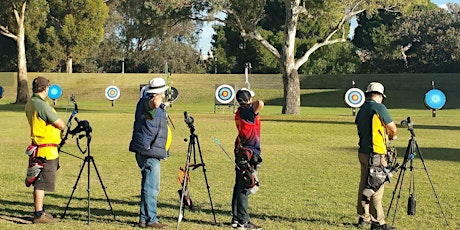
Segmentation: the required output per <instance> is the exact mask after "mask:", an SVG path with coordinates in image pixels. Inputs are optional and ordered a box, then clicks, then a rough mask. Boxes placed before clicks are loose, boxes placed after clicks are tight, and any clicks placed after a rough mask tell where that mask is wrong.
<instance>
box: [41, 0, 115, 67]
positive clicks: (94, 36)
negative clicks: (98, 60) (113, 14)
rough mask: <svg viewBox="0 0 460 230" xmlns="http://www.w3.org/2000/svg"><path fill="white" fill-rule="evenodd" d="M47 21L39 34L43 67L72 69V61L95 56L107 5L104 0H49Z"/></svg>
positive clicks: (84, 59)
mask: <svg viewBox="0 0 460 230" xmlns="http://www.w3.org/2000/svg"><path fill="white" fill-rule="evenodd" d="M47 2H48V4H49V6H50V13H49V14H48V20H47V25H46V28H45V29H44V30H42V32H41V33H40V34H39V38H40V46H39V53H37V55H39V57H40V61H41V62H42V64H43V68H44V69H43V70H44V71H54V72H61V71H63V70H64V67H65V72H67V73H72V72H73V69H72V67H73V66H74V65H85V64H87V63H86V61H88V60H89V59H92V58H94V56H95V52H94V51H95V50H97V47H98V46H99V44H100V42H101V41H102V39H103V36H104V23H105V20H106V18H107V16H108V7H107V6H106V4H105V1H104V0H73V1H67V0H48V1H47Z"/></svg>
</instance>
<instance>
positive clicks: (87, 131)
mask: <svg viewBox="0 0 460 230" xmlns="http://www.w3.org/2000/svg"><path fill="white" fill-rule="evenodd" d="M75 120H76V121H77V122H78V126H77V127H76V128H75V129H73V130H72V131H70V132H69V133H70V134H71V135H76V134H78V133H80V132H84V134H80V135H78V137H77V146H78V149H80V151H81V153H83V154H84V153H87V156H86V157H85V158H84V159H83V161H84V163H83V165H82V166H81V168H80V173H79V174H78V177H77V181H75V185H74V186H73V190H72V194H70V198H69V201H68V202H67V206H66V207H65V210H64V214H62V216H61V219H63V218H64V217H65V215H66V212H67V208H68V207H69V204H70V201H71V200H72V197H73V194H74V192H75V189H76V188H77V184H78V181H79V180H80V176H81V174H82V172H83V169H84V168H85V165H86V163H88V185H87V186H88V187H87V190H86V191H87V193H88V219H87V224H90V213H91V208H90V200H91V196H90V192H91V189H90V188H91V184H90V181H91V179H90V172H91V170H90V163H93V166H94V169H95V170H96V174H97V177H98V178H99V182H100V183H101V186H102V190H104V194H105V197H106V199H107V202H108V203H109V206H110V210H111V211H112V215H113V218H114V219H116V217H115V213H114V212H113V209H112V205H111V204H110V200H109V197H108V196H107V192H106V191H105V186H104V184H103V183H102V179H101V176H100V175H99V171H98V170H97V167H96V163H95V162H94V158H93V157H92V156H91V153H90V142H91V132H92V129H91V126H90V125H89V123H88V121H86V120H83V121H79V120H78V119H77V118H75ZM85 137H86V149H85V150H83V149H82V148H81V147H80V143H79V141H78V140H79V139H82V138H85ZM60 151H61V150H60ZM61 152H64V151H61ZM64 153H66V152H64ZM67 154H68V153H67ZM70 155H72V154H70ZM72 156H74V157H77V158H80V159H82V158H81V157H78V156H75V155H72Z"/></svg>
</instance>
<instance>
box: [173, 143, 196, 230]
mask: <svg viewBox="0 0 460 230" xmlns="http://www.w3.org/2000/svg"><path fill="white" fill-rule="evenodd" d="M192 149H193V144H192V140H190V143H189V145H188V150H187V159H186V160H185V168H184V178H183V180H182V181H183V182H182V193H181V197H180V200H179V202H180V207H179V215H178V217H177V224H176V229H179V223H180V222H181V221H182V218H183V217H184V197H185V193H186V192H185V190H186V189H187V183H188V181H187V175H188V173H189V171H190V158H191V154H192Z"/></svg>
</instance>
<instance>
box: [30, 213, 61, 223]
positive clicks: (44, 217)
mask: <svg viewBox="0 0 460 230" xmlns="http://www.w3.org/2000/svg"><path fill="white" fill-rule="evenodd" d="M56 222H57V220H55V219H54V218H53V216H52V215H51V214H47V213H43V214H42V215H41V216H40V217H34V219H33V220H32V223H34V224H53V223H56Z"/></svg>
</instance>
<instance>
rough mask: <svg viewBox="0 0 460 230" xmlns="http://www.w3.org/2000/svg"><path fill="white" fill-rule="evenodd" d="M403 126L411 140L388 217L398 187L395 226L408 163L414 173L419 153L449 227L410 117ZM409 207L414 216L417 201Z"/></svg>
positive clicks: (404, 121) (410, 213)
mask: <svg viewBox="0 0 460 230" xmlns="http://www.w3.org/2000/svg"><path fill="white" fill-rule="evenodd" d="M401 125H402V126H407V127H408V130H409V132H410V133H411V138H410V139H409V143H408V145H407V148H406V153H405V155H404V161H403V163H402V164H401V171H400V173H399V176H398V181H397V182H396V185H395V188H394V190H393V196H392V198H391V202H390V206H389V208H388V211H387V216H389V214H390V210H391V206H392V204H393V199H394V198H395V194H396V191H397V190H398V187H399V191H398V199H397V200H396V207H395V211H394V213H393V220H392V225H394V222H395V218H396V213H397V210H398V204H399V199H400V198H401V190H402V185H403V184H404V176H405V174H406V169H407V163H408V162H410V167H409V168H410V171H411V173H412V172H413V169H414V167H413V159H414V158H415V155H416V154H417V153H418V154H419V156H420V160H421V161H422V164H423V167H424V169H425V172H426V175H427V176H428V180H429V181H430V184H431V188H432V189H433V193H434V195H435V197H436V201H437V202H438V205H439V208H440V209H441V213H442V215H443V217H444V220H445V221H446V225H447V226H449V223H448V222H447V219H446V215H445V214H444V211H443V209H442V206H441V203H440V202H439V198H438V194H437V193H436V189H435V188H434V185H433V182H432V180H431V177H430V174H429V173H428V168H427V167H426V164H425V160H424V159H423V155H422V152H421V151H420V148H419V146H418V144H417V140H416V138H415V132H414V128H413V124H412V122H411V120H410V117H408V118H407V120H403V121H402V122H401ZM412 176H413V175H412ZM413 186H415V185H414V182H413V178H411V187H412V188H413ZM408 206H412V208H413V210H408V214H409V215H414V214H415V201H413V202H411V201H410V200H409V202H408ZM408 209H410V207H408Z"/></svg>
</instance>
